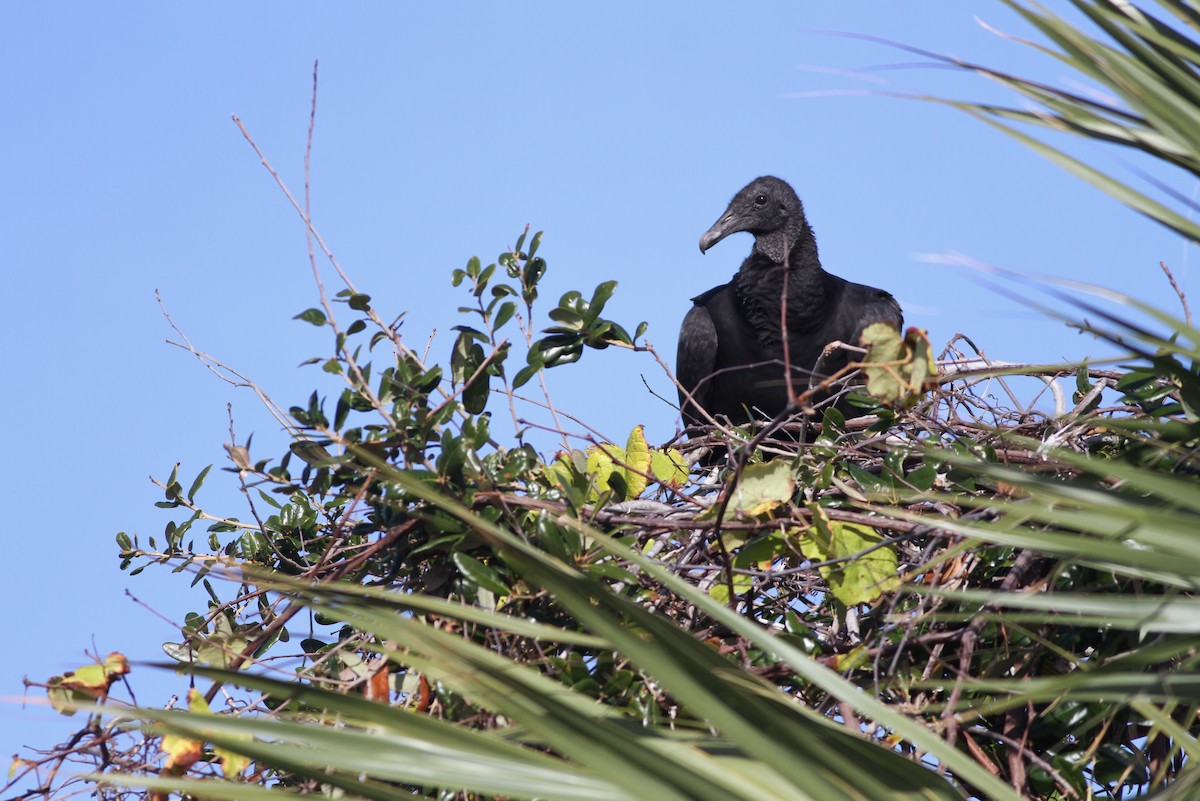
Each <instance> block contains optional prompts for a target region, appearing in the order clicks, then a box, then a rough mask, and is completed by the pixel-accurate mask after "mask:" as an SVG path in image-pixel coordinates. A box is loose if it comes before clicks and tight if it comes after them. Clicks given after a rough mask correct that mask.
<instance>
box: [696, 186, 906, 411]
mask: <svg viewBox="0 0 1200 801" xmlns="http://www.w3.org/2000/svg"><path fill="white" fill-rule="evenodd" d="M738 231H748V232H749V233H751V234H753V235H754V247H753V248H752V249H751V251H750V255H749V257H747V258H746V260H745V261H744V262H742V266H741V269H739V270H738V272H737V274H735V275H734V276H733V280H731V281H730V282H729V283H727V284H722V285H721V286H718V287H714V288H713V289H710V290H708V291H707V292H705V293H704V294H702V295H699V296H697V297H695V298H693V299H692V302H693V304H694V305H693V306H692V309H691V310H690V311H689V312H688V314H687V317H685V318H684V321H683V327H682V329H681V330H680V332H679V352H678V357H677V361H676V373H677V377H678V378H679V382H680V384H682V385H683V387H684V389H685V390H687V393H686V394H685V393H684V392H681V393H680V404H681V406H682V408H683V416H684V421H685V422H687V423H688V424H689V425H702V424H704V423H706V422H707V420H706V419H705V418H704V416H703V415H701V414H699V413H698V412H697V411H696V409H695V408H694V407H693V402H694V403H696V404H699V406H700V407H701V408H703V409H704V410H706V411H707V412H708V414H709V415H712V416H714V417H718V416H724V417H727V418H729V420H731V421H732V422H735V423H741V422H746V421H748V420H750V419H753V418H761V417H768V418H769V417H774V416H775V415H777V414H779V413H780V412H781V411H782V410H783V409H784V407H785V406H786V405H787V402H788V398H787V390H786V381H785V378H784V369H785V367H784V358H783V356H784V352H783V326H782V324H781V319H782V318H781V311H782V308H783V304H782V300H783V293H784V284H785V282H784V275H785V271H786V275H787V281H786V286H787V337H788V357H789V361H790V362H791V366H790V370H791V373H792V382H793V385H794V389H795V390H796V391H797V392H799V391H802V390H804V389H806V388H807V387H808V386H809V383H810V379H811V378H812V377H813V375H814V371H815V370H816V368H817V367H818V362H819V361H820V359H821V354H822V352H823V351H824V350H825V347H826V346H827V345H829V344H830V343H832V342H837V341H841V342H846V343H849V344H857V343H858V341H859V337H860V336H861V334H862V330H863V329H864V328H865V327H866V326H868V325H870V324H871V323H876V322H884V323H890V324H891V325H894V326H896V327H897V328H899V327H901V326H902V325H903V322H904V318H903V315H902V313H901V311H900V305H899V304H898V303H897V302H896V299H895V298H893V297H892V296H891V295H890V294H888V293H887V292H884V291H883V290H882V289H876V288H874V287H869V286H865V285H863V284H855V283H852V282H850V281H846V280H845V279H842V278H838V277H837V276H836V275H830V274H829V273H827V272H825V270H824V269H823V268H822V267H821V261H820V258H819V257H818V255H817V241H816V237H815V236H814V235H813V231H812V227H811V226H810V225H809V224H808V220H807V218H806V217H805V215H804V206H803V205H802V204H801V203H800V198H799V197H797V196H796V193H795V192H794V191H793V190H792V188H791V187H790V186H788V184H787V183H786V182H784V181H782V180H780V179H778V178H773V177H770V176H766V177H763V178H758V179H755V180H754V181H752V182H751V183H750V184H749V185H748V186H746V187H745V188H744V189H742V191H740V192H738V193H737V194H736V195H735V196H734V198H733V200H732V201H730V203H729V208H728V209H726V211H725V213H724V214H722V215H721V218H720V219H719V220H717V222H716V223H715V224H714V225H713V227H712V228H710V229H709V230H708V231H706V232H705V233H704V235H703V236H702V237H700V250H701V251H702V252H703V251H706V250H708V248H710V247H712V246H713V245H715V244H716V243H717V242H719V241H721V240H722V239H724V238H725V237H727V236H729V235H730V234H733V233H736V232H738ZM848 359H849V355H848V354H847V353H846V352H845V351H840V350H839V351H835V352H833V353H831V354H830V356H829V357H828V358H826V359H825V360H824V361H820V372H819V375H817V379H818V380H819V379H820V378H822V377H824V376H828V375H832V374H833V373H835V372H837V371H838V370H840V369H842V368H843V367H845V366H846V364H847V361H848ZM688 394H690V395H691V397H692V400H691V401H689V400H688V397H687V395H688Z"/></svg>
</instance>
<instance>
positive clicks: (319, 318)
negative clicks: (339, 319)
mask: <svg viewBox="0 0 1200 801" xmlns="http://www.w3.org/2000/svg"><path fill="white" fill-rule="evenodd" d="M292 319H293V320H303V321H304V322H306V323H312V324H313V325H316V326H322V325H325V323H326V318H325V312H323V311H321V310H320V309H305V310H304V311H302V312H300V313H299V314H297V315H296V316H295V317H293V318H292Z"/></svg>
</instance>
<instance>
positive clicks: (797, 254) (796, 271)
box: [733, 226, 829, 344]
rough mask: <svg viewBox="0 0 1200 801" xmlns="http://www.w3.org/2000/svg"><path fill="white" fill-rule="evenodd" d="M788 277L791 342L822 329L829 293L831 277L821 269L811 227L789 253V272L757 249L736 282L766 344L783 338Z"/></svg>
mask: <svg viewBox="0 0 1200 801" xmlns="http://www.w3.org/2000/svg"><path fill="white" fill-rule="evenodd" d="M785 273H786V275H787V316H788V334H789V338H790V337H791V336H794V335H796V334H800V333H803V332H805V331H806V330H808V329H810V328H813V327H815V326H817V325H820V323H821V322H822V318H821V316H820V312H821V311H822V310H823V309H824V308H825V295H826V293H827V291H828V278H829V274H828V273H826V272H825V270H824V269H822V267H821V260H820V258H819V257H818V255H817V240H816V237H815V236H813V232H812V229H811V228H809V227H808V226H805V227H804V230H803V231H802V232H801V234H800V236H799V237H798V238H797V240H796V242H795V243H794V244H793V245H792V247H791V250H790V251H789V252H788V256H787V261H786V269H785V264H784V263H780V262H777V261H773V260H772V259H770V258H768V257H767V256H766V255H765V254H763V253H762V252H760V251H759V249H758V248H755V249H754V251H753V252H751V254H750V257H749V258H747V259H746V260H745V261H744V262H742V267H741V269H740V270H738V272H737V275H735V276H734V278H733V284H734V288H735V291H736V292H737V296H738V300H739V301H740V302H741V304H742V308H743V311H744V312H745V315H746V318H747V320H748V321H750V322H752V323H753V324H754V326H755V328H756V330H757V331H759V332H760V334H759V338H760V339H761V340H763V344H773V343H778V342H780V341H782V338H783V337H782V331H781V328H780V324H779V323H780V319H779V313H780V308H781V300H782V297H783V290H784V274H785Z"/></svg>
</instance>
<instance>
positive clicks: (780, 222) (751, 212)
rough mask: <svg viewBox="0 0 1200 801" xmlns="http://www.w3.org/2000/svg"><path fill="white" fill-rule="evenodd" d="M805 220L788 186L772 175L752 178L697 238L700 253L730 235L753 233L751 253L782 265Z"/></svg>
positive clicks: (806, 224) (798, 202)
mask: <svg viewBox="0 0 1200 801" xmlns="http://www.w3.org/2000/svg"><path fill="white" fill-rule="evenodd" d="M807 227H808V221H807V220H806V219H805V218H804V206H803V205H802V204H801V203H800V198H799V197H797V196H796V193H795V191H793V189H792V187H790V186H788V184H787V182H786V181H783V180H781V179H779V178H775V177H774V176H770V175H764V176H763V177H762V178H755V179H754V180H753V181H751V182H750V183H749V184H748V185H747V186H746V187H745V188H744V189H742V191H740V192H738V193H737V194H736V195H734V196H733V200H731V201H729V208H727V209H725V213H724V214H722V215H721V218H720V219H719V220H717V221H716V222H715V223H714V224H713V227H712V228H709V229H708V230H707V231H705V232H704V235H703V236H701V237H700V252H701V253H703V252H705V251H706V250H708V249H709V248H711V247H712V246H713V245H715V244H717V243H718V242H720V241H721V240H722V239H724V238H725V237H727V236H729V235H730V234H736V233H737V232H738V231H746V232H748V233H751V234H754V252H755V253H758V254H760V255H762V256H765V257H766V258H768V259H770V260H771V261H773V262H775V263H776V264H783V262H784V260H785V259H786V258H787V255H788V252H789V251H790V250H791V249H792V246H793V245H795V244H796V242H797V240H799V238H800V236H801V234H802V233H803V232H804V229H805V228H807Z"/></svg>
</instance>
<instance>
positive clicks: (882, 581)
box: [799, 504, 900, 606]
mask: <svg viewBox="0 0 1200 801" xmlns="http://www.w3.org/2000/svg"><path fill="white" fill-rule="evenodd" d="M809 511H811V512H812V519H813V525H812V527H811V528H809V530H808V531H807V532H805V533H804V535H803V536H802V537H801V539H800V543H799V544H800V551H801V552H802V553H803V554H804V555H805V556H806V557H808V558H809V559H812V560H813V561H814V562H827V561H830V560H834V559H844V560H846V561H844V562H843V563H841V564H834V565H826V566H823V567H821V568H820V571H821V575H822V576H823V577H824V578H826V579H827V580H828V581H829V590H830V592H832V593H833V595H834V597H835V598H837V599H838V601H840V602H841V603H843V604H845V605H846V606H855V605H857V604H869V603H871V602H872V601H874V600H875V599H876V598H878V597H879V596H880V595H882V594H883V593H885V592H894V591H895V590H897V589H899V587H900V578H899V576H897V574H896V571H897V566H898V562H897V558H896V551H895V549H894V548H893V547H891V546H887V545H882V543H883V542H884V539H883V537H882V536H881V535H880V534H879V532H878V531H876V530H875V529H873V528H870V527H869V526H863V525H859V524H858V523H846V522H842V521H834V520H830V519H829V518H828V517H827V516H826V515H825V511H824V510H823V509H821V507H819V506H817V505H816V504H810V505H809Z"/></svg>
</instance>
